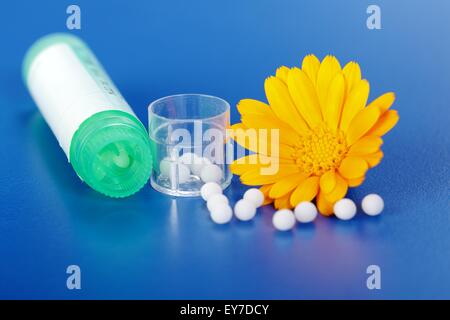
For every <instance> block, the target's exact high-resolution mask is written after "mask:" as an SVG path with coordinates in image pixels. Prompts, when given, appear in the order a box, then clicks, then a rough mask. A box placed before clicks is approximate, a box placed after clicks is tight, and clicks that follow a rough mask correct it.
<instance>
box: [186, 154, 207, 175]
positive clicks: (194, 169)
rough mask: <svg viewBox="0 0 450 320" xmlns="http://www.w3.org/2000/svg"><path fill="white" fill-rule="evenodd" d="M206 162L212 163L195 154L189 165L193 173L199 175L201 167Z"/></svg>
mask: <svg viewBox="0 0 450 320" xmlns="http://www.w3.org/2000/svg"><path fill="white" fill-rule="evenodd" d="M208 164H212V163H211V160H209V159H208V158H202V157H199V156H197V157H196V158H194V163H193V164H191V165H190V168H191V171H192V173H193V174H195V175H196V176H200V174H201V172H202V169H203V167H204V166H206V165H208Z"/></svg>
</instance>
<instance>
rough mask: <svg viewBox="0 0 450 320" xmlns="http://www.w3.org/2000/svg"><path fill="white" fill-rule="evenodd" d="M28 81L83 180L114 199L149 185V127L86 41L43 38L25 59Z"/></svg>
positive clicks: (56, 36)
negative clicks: (130, 104)
mask: <svg viewBox="0 0 450 320" xmlns="http://www.w3.org/2000/svg"><path fill="white" fill-rule="evenodd" d="M23 78H24V81H25V83H26V85H27V87H28V89H29V91H30V93H31V95H32V97H33V99H34V101H35V102H36V104H37V106H38V107H39V109H40V111H41V113H42V115H43V117H44V119H45V120H46V122H47V123H48V125H49V126H50V128H51V130H52V131H53V134H54V135H55V136H56V138H57V140H58V142H59V144H60V146H61V148H62V149H63V151H64V152H65V154H66V156H67V159H68V160H69V162H70V163H71V164H72V166H73V168H74V170H75V172H76V173H77V174H78V176H79V177H80V178H81V179H82V180H83V181H84V182H86V183H87V184H88V185H89V186H90V187H91V188H93V189H94V190H96V191H98V192H100V193H102V194H105V195H107V196H111V197H126V196H129V195H132V194H134V193H135V192H137V191H138V190H139V189H141V188H142V187H143V186H144V185H145V183H146V182H147V181H148V178H149V176H150V173H151V163H152V161H151V151H150V143H149V140H148V135H147V132H146V130H145V127H144V126H143V125H142V123H141V122H140V121H139V120H138V119H137V117H136V115H135V114H134V113H133V110H132V109H131V108H130V106H129V105H128V103H127V102H126V101H125V100H124V98H123V97H122V95H121V94H120V92H119V91H118V90H117V88H116V87H115V85H114V84H113V83H112V81H111V79H110V78H109V77H108V75H107V74H106V72H105V71H104V69H103V68H102V66H101V65H100V63H99V62H98V60H97V59H96V58H95V56H94V54H93V53H92V52H91V51H90V50H89V48H88V47H87V46H86V44H85V43H84V42H82V41H81V40H80V39H79V38H77V37H75V36H72V35H67V34H51V35H48V36H46V37H43V38H41V39H40V40H38V41H37V42H36V43H35V44H34V45H33V46H32V47H31V48H30V49H29V51H28V53H27V54H26V56H25V59H24V63H23Z"/></svg>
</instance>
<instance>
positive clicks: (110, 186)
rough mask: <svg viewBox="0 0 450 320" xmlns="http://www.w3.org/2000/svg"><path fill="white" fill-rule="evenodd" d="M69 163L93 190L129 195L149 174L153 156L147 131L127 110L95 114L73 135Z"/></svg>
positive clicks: (113, 194) (115, 195)
mask: <svg viewBox="0 0 450 320" xmlns="http://www.w3.org/2000/svg"><path fill="white" fill-rule="evenodd" d="M70 162H71V163H72V166H73V168H74V170H75V171H76V173H77V174H78V176H79V177H80V178H81V179H82V180H83V181H84V182H86V183H87V184H88V185H89V186H90V187H91V188H93V189H94V190H96V191H98V192H100V193H103V194H105V195H107V196H110V197H115V198H122V197H127V196H130V195H132V194H134V193H136V192H137V191H139V190H140V189H141V188H142V187H143V186H144V185H145V183H146V182H147V181H148V179H149V177H150V173H151V169H152V165H151V164H152V156H151V151H150V141H149V138H148V135H147V131H146V130H145V128H144V126H143V125H142V123H141V122H140V121H139V120H138V119H136V117H134V116H133V115H131V114H128V113H126V112H123V111H118V110H108V111H103V112H99V113H96V114H94V115H93V116H91V117H90V118H88V119H87V120H85V121H84V122H83V123H82V124H81V126H80V127H79V128H78V130H77V131H76V132H75V134H74V135H73V138H72V141H71V145H70Z"/></svg>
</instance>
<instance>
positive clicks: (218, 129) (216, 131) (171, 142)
mask: <svg viewBox="0 0 450 320" xmlns="http://www.w3.org/2000/svg"><path fill="white" fill-rule="evenodd" d="M148 114H149V135H150V141H151V147H152V154H153V171H152V175H151V178H150V181H151V185H152V187H153V188H154V189H156V190H157V191H160V192H162V193H165V194H169V195H174V196H186V197H189V196H199V195H200V188H201V187H202V185H203V184H204V183H206V182H210V181H211V182H217V183H218V184H220V185H221V186H222V189H225V188H226V187H227V186H228V185H229V184H230V181H231V177H232V174H231V172H230V170H229V168H228V165H227V159H228V157H227V152H228V151H229V150H232V148H228V147H227V146H230V144H231V142H230V141H229V140H228V139H227V136H226V129H227V128H228V127H229V121H230V105H229V104H228V103H227V102H226V101H225V100H223V99H220V98H217V97H213V96H208V95H199V94H182V95H174V96H169V97H164V98H161V99H159V100H156V101H154V102H152V103H151V104H150V106H149V107H148ZM193 154H194V155H193Z"/></svg>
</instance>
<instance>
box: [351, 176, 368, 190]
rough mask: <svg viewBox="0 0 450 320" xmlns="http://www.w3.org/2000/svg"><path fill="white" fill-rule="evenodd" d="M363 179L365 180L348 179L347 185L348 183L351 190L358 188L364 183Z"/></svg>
mask: <svg viewBox="0 0 450 320" xmlns="http://www.w3.org/2000/svg"><path fill="white" fill-rule="evenodd" d="M365 179H366V177H365V176H363V177H361V178H356V179H349V180H347V183H348V186H349V187H352V188H353V187H357V186H360V185H361V184H362V183H363V182H364V180H365Z"/></svg>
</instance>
